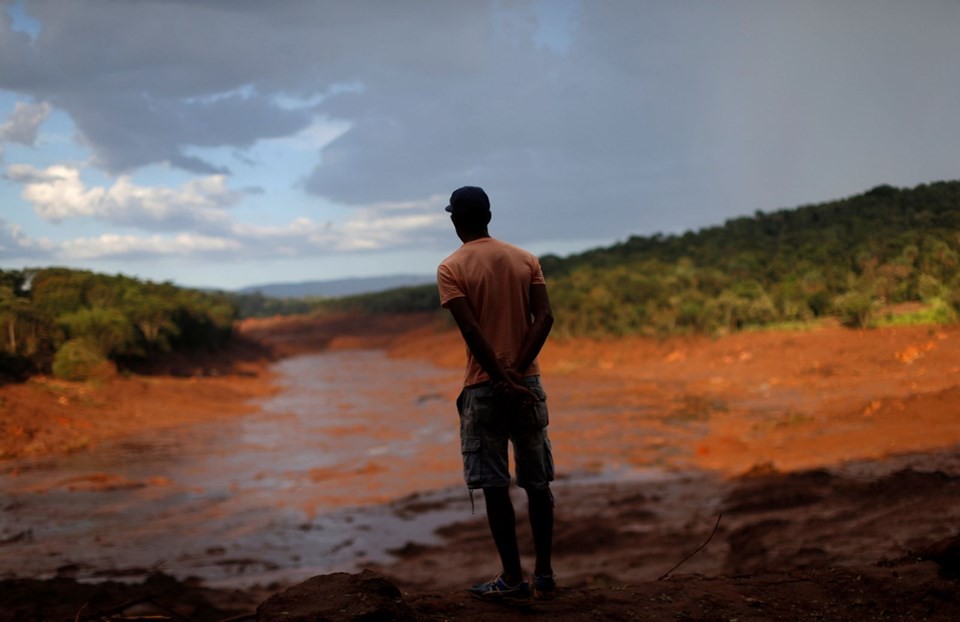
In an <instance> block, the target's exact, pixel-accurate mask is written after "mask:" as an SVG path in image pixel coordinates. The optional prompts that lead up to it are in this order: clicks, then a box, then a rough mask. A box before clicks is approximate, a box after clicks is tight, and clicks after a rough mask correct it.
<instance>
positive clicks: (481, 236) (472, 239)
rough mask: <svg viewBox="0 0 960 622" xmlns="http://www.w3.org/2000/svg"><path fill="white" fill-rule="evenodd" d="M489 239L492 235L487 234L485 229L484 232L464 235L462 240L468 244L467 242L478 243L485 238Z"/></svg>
mask: <svg viewBox="0 0 960 622" xmlns="http://www.w3.org/2000/svg"><path fill="white" fill-rule="evenodd" d="M489 237H490V234H489V233H487V230H486V229H484V230H483V231H477V232H471V233H464V234H463V237H461V238H460V240H461V241H462V242H463V243H464V244H466V243H467V242H476V241H477V240H482V239H484V238H489Z"/></svg>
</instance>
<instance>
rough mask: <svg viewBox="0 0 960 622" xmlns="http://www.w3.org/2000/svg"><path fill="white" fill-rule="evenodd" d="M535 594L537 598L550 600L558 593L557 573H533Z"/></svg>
mask: <svg viewBox="0 0 960 622" xmlns="http://www.w3.org/2000/svg"><path fill="white" fill-rule="evenodd" d="M531 583H532V584H533V595H534V596H535V597H536V598H542V599H544V600H548V599H550V598H553V597H554V596H555V595H556V591H557V575H555V574H550V575H537V574H535V575H533V581H531Z"/></svg>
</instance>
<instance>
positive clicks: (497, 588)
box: [470, 575, 532, 603]
mask: <svg viewBox="0 0 960 622" xmlns="http://www.w3.org/2000/svg"><path fill="white" fill-rule="evenodd" d="M470 594H472V595H473V596H476V597H477V598H482V599H483V600H503V601H509V602H512V603H529V602H530V600H531V598H532V595H531V593H530V584H529V583H527V582H526V581H521V582H520V583H518V584H517V585H513V586H511V585H507V584H506V582H505V581H504V580H503V577H502V576H500V575H497V576H496V577H494V578H492V579H490V580H489V581H487V582H486V583H478V584H477V585H474V586H473V587H471V588H470Z"/></svg>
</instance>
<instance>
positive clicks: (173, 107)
mask: <svg viewBox="0 0 960 622" xmlns="http://www.w3.org/2000/svg"><path fill="white" fill-rule="evenodd" d="M557 6H561V5H559V4H557V3H546V2H537V1H534V0H529V1H524V0H518V1H514V2H500V1H495V0H487V1H484V0H478V1H476V2H456V3H454V2H432V1H428V0H411V1H409V2H402V3H400V2H395V1H393V0H370V1H367V2H341V1H335V0H329V1H322V0H288V1H285V2H274V3H264V2H256V1H254V0H232V1H225V0H194V1H191V2H184V1H182V0H139V1H137V2H115V1H112V0H84V1H83V2H78V1H77V0H45V1H44V2H35V3H30V4H29V5H28V9H27V10H28V11H30V15H31V17H33V18H35V19H36V20H37V21H38V22H39V23H40V24H41V30H40V32H39V34H37V36H36V38H35V39H31V36H29V35H28V34H26V33H23V32H17V31H15V30H13V29H12V27H11V23H10V20H3V19H0V89H4V90H9V91H13V92H16V93H18V94H20V95H22V96H24V97H30V98H32V99H33V100H35V101H41V102H49V103H50V104H51V105H52V106H54V107H56V108H57V109H59V110H63V111H65V112H66V113H67V114H68V115H69V116H70V118H71V119H72V120H73V122H74V123H75V125H76V128H77V132H78V134H79V136H80V138H81V140H82V141H83V142H84V144H86V145H87V146H89V148H90V150H91V151H92V153H93V156H94V162H95V163H96V164H97V165H98V166H101V167H102V168H104V169H105V170H107V171H109V172H111V173H115V174H125V173H128V172H130V171H134V170H136V169H137V168H138V167H142V166H145V165H147V164H152V163H158V162H169V163H170V164H171V165H173V166H176V167H180V168H182V169H184V170H188V171H191V172H193V173H196V174H198V175H205V176H210V177H209V178H210V179H214V178H216V176H217V175H225V174H229V172H230V171H228V170H227V168H226V166H225V164H224V162H218V161H215V159H214V157H213V156H208V155H203V154H204V153H207V152H205V151H203V150H202V149H200V150H195V148H197V147H200V148H208V147H226V148H228V149H230V148H232V149H241V150H242V149H244V148H247V147H249V146H251V145H253V144H255V143H257V142H258V141H263V140H265V139H278V138H284V137H291V136H295V135H297V133H298V132H302V131H303V130H305V129H306V128H308V127H311V126H313V125H315V124H316V123H317V122H318V120H322V119H328V120H330V121H332V122H334V123H337V124H339V126H340V127H343V128H345V131H343V133H342V134H340V135H339V136H338V137H337V138H336V139H335V140H334V141H333V142H331V143H330V144H328V145H326V146H325V147H323V148H322V150H320V149H319V148H317V151H316V161H315V166H314V167H313V168H312V170H310V172H309V174H308V175H306V176H305V178H304V179H303V184H302V187H303V188H304V189H305V190H306V191H307V192H309V193H312V194H315V195H317V196H320V197H323V198H325V199H327V200H329V201H331V202H333V203H336V204H338V205H341V206H348V207H351V208H353V209H354V210H355V212H356V215H357V218H355V219H353V220H349V222H348V223H344V224H342V225H340V226H338V227H334V229H335V230H336V232H337V235H342V236H356V239H355V240H352V241H350V242H346V241H342V240H338V239H336V238H335V237H329V234H328V233H326V229H325V227H326V225H321V224H317V223H314V222H313V221H307V222H308V223H309V224H307V223H301V224H299V225H294V224H291V225H290V226H289V227H288V228H282V231H281V230H277V231H274V232H273V233H269V232H268V231H267V230H263V231H261V233H262V234H263V235H264V236H268V237H265V238H264V239H265V240H266V239H272V240H274V241H277V242H278V243H279V242H283V245H282V246H278V248H283V249H287V248H290V249H293V252H307V251H308V250H309V245H310V244H316V245H318V246H320V247H323V248H358V247H369V248H385V247H388V246H390V245H391V244H401V245H402V244H406V243H408V242H407V241H408V240H419V241H420V242H421V243H427V242H426V241H433V242H431V243H434V242H435V241H436V240H437V239H439V238H437V237H436V233H434V229H433V228H432V227H434V226H435V222H434V220H433V218H434V217H432V216H428V214H427V213H426V212H424V213H422V214H415V213H412V212H411V213H409V214H405V215H403V216H402V217H401V216H399V215H397V214H393V213H390V214H391V215H390V217H389V218H388V219H387V221H385V222H383V223H380V224H376V223H378V222H379V221H377V218H380V217H385V216H384V215H385V214H388V213H389V212H387V211H384V210H382V208H378V207H376V206H383V205H385V204H387V203H390V202H398V201H414V202H416V201H426V200H427V199H426V198H427V197H431V196H433V195H436V194H441V195H446V194H448V193H449V192H450V191H451V190H452V189H453V188H456V187H458V186H460V185H464V184H477V185H482V186H484V187H485V188H486V189H487V190H488V192H489V194H490V196H491V199H492V201H493V210H494V221H493V225H492V231H493V232H494V233H495V234H497V233H498V232H502V233H503V234H508V235H504V237H510V238H511V239H512V240H515V241H518V242H528V241H534V240H543V239H550V240H564V239H577V238H589V239H600V238H622V237H624V236H626V235H629V234H632V233H652V232H654V231H658V230H659V231H679V230H682V229H685V228H691V227H698V226H704V225H708V224H713V223H716V222H719V221H721V220H722V219H723V218H726V217H729V216H733V215H735V214H742V213H751V212H752V211H753V210H755V209H773V208H777V207H781V206H791V205H796V204H798V203H800V202H806V201H810V200H819V199H830V198H834V197H837V196H843V195H845V194H849V193H851V192H855V191H858V190H861V189H863V188H868V187H871V186H873V185H876V184H877V183H881V182H888V183H893V184H897V185H906V184H911V183H917V182H919V181H927V180H930V179H937V178H945V177H953V176H956V171H955V163H956V162H957V161H958V160H960V124H957V123H955V122H954V121H955V118H954V117H955V111H956V110H957V109H958V108H960V75H958V73H957V69H956V67H957V64H956V63H955V62H954V59H955V58H957V57H958V56H960V38H958V37H956V32H957V29H958V28H960V5H958V4H957V3H955V2H929V3H915V4H912V5H910V6H909V7H905V6H904V5H903V4H902V3H900V2H896V1H895V0H860V1H859V2H858V1H852V2H847V3H796V2H787V1H782V2H768V1H761V0H731V1H730V2H724V3H697V4H696V6H695V7H694V6H692V5H690V4H688V3H670V2H662V3H643V4H642V7H638V4H637V3H636V2H635V1H634V0H605V1H604V2H589V1H581V2H579V3H575V2H574V3H567V4H565V5H563V6H566V7H567V9H568V10H567V15H566V18H565V19H560V20H552V21H551V22H550V23H551V24H553V26H552V27H554V28H556V27H557V26H556V24H557V23H559V24H561V28H565V29H566V30H564V31H563V33H562V36H556V35H555V38H551V36H550V33H549V32H545V31H544V30H543V28H544V24H545V23H547V21H548V20H545V19H542V15H541V12H542V11H545V10H549V11H556V10H558V9H556V7H557ZM560 40H562V41H560ZM91 41H93V42H96V43H97V44H96V45H91ZM551 41H554V42H556V41H560V42H559V43H557V44H555V45H551V44H549V43H550V42H551ZM545 42H546V43H545ZM891 42H896V44H893V43H891ZM814 43H815V44H814ZM64 175H65V174H61V175H60V176H59V177H58V179H56V180H49V179H46V180H40V181H37V182H36V184H38V187H37V192H40V193H41V194H42V193H43V192H47V193H55V191H59V190H62V191H63V193H64V194H63V196H62V197H61V196H58V198H57V199H56V203H55V202H54V200H53V199H52V198H51V199H46V200H45V199H43V197H41V196H37V197H35V198H36V200H37V203H35V206H36V205H37V204H42V205H43V206H44V207H43V208H42V209H43V210H45V211H44V213H46V214H48V215H49V217H50V218H57V217H61V218H67V217H70V216H66V215H63V216H58V214H61V213H70V214H77V213H79V210H81V209H86V210H93V212H94V213H95V214H96V216H95V217H98V218H102V219H104V220H106V221H108V222H111V223H114V224H122V223H128V222H132V220H124V218H125V216H124V215H123V214H122V213H121V212H120V211H118V210H119V208H118V207H116V206H119V205H124V206H127V208H126V209H127V212H128V213H129V214H137V217H138V218H141V219H151V218H153V219H154V221H155V222H157V223H168V224H169V226H170V227H171V228H170V229H169V231H174V230H176V227H187V226H190V227H195V228H196V231H197V232H198V233H200V234H203V235H208V236H212V237H216V238H220V237H224V238H226V239H236V240H239V241H240V243H241V247H242V248H244V249H246V248H247V246H246V244H247V243H248V241H249V242H250V243H252V241H253V240H254V238H253V237H251V238H243V237H242V236H241V237H236V236H238V235H240V234H241V233H243V232H239V231H238V230H234V229H231V227H233V226H234V225H235V223H232V222H231V221H230V220H229V219H227V218H226V216H225V215H224V211H223V210H222V209H221V208H222V207H225V205H220V204H218V203H217V202H216V200H215V199H214V203H213V204H212V205H204V204H191V203H189V202H186V203H183V205H184V207H183V208H182V209H181V208H177V207H171V206H175V205H178V203H177V201H176V197H175V196H161V197H157V196H155V195H154V194H149V195H148V196H142V195H137V193H136V192H134V189H132V188H131V189H128V190H126V191H125V192H121V190H123V188H122V187H121V188H119V189H116V190H113V188H110V189H106V188H103V189H99V190H98V189H97V188H89V187H86V186H85V185H83V184H82V183H81V182H80V180H78V179H74V178H70V176H69V175H66V176H64ZM121 179H124V178H122V177H121ZM119 183H120V182H119V181H118V184H119ZM125 183H127V182H125ZM241 183H242V182H241ZM57 189H59V190H57ZM110 190H113V192H114V194H113V195H112V196H108V195H109V191H110ZM98 192H100V193H101V194H99V195H98ZM171 192H172V193H173V194H174V195H178V196H179V195H182V194H184V193H187V194H191V193H192V194H199V195H204V191H202V190H196V189H194V190H193V191H187V190H185V189H183V188H179V189H176V190H174V191H171ZM61 200H62V203H61V202H60V201H61ZM71 201H73V202H72V203H71ZM97 201H106V202H107V204H101V203H98V202H97ZM110 201H112V202H113V205H114V208H111V207H109V205H108V204H109V203H110ZM151 201H154V202H156V203H158V204H162V205H165V206H168V207H169V209H170V210H172V211H163V210H161V209H160V208H151V207H149V206H148V205H152V203H151ZM105 205H106V206H105ZM65 206H66V207H65ZM71 210H73V211H71ZM38 213H39V212H38ZM132 218H133V217H132V216H131V219H132ZM236 226H239V225H236ZM391 227H393V229H392V230H391ZM255 230H256V228H255V227H253V228H250V229H249V231H250V232H251V233H250V235H251V236H253V235H254V234H255ZM269 235H273V236H275V237H274V238H269ZM311 236H312V237H311ZM391 236H395V237H396V240H391ZM311 240H313V242H311ZM397 240H398V241H397Z"/></svg>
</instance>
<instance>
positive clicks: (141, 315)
mask: <svg viewBox="0 0 960 622" xmlns="http://www.w3.org/2000/svg"><path fill="white" fill-rule="evenodd" d="M235 317H236V307H235V306H234V305H233V303H232V302H231V301H230V300H229V299H227V297H226V296H224V295H221V294H215V293H205V292H200V291H197V290H191V289H184V288H180V287H176V286H175V285H173V284H171V283H151V282H145V281H140V280H138V279H134V278H130V277H126V276H122V275H116V276H112V275H105V274H96V273H93V272H88V271H83V270H69V269H66V268H46V269H30V270H16V271H3V270H0V382H3V381H4V380H5V379H9V378H11V377H14V378H17V377H24V376H26V375H29V374H31V373H34V372H36V371H43V372H47V371H52V372H53V373H54V374H55V375H57V376H59V377H61V378H66V379H76V380H81V379H86V378H89V377H92V376H98V375H103V374H111V373H113V372H114V371H115V370H116V368H117V366H120V367H129V366H132V365H136V364H138V363H141V362H146V361H147V360H149V359H151V358H153V357H156V356H158V355H162V354H166V353H170V352H185V353H189V352H195V351H197V350H205V351H209V350H212V349H216V348H218V347H220V346H221V345H223V344H224V343H225V342H226V341H227V339H229V337H230V335H231V331H232V327H233V320H234V319H235Z"/></svg>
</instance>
